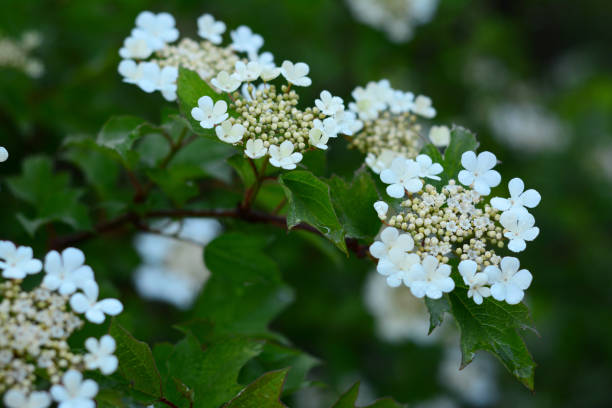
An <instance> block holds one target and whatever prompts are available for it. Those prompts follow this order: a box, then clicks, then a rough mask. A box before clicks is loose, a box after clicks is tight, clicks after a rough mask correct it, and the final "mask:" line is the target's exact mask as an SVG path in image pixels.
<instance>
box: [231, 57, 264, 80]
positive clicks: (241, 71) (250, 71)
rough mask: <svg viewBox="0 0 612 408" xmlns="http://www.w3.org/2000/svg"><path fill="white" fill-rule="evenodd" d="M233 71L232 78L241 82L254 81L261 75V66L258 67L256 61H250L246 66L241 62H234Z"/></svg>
mask: <svg viewBox="0 0 612 408" xmlns="http://www.w3.org/2000/svg"><path fill="white" fill-rule="evenodd" d="M234 69H235V71H234V73H233V74H232V77H234V78H235V79H238V80H240V81H241V82H253V81H256V80H257V78H259V75H260V74H261V65H259V62H257V61H250V62H248V63H246V64H245V63H244V62H242V61H236V65H235V67H234Z"/></svg>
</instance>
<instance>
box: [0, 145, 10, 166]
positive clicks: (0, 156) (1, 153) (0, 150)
mask: <svg viewBox="0 0 612 408" xmlns="http://www.w3.org/2000/svg"><path fill="white" fill-rule="evenodd" d="M8 158H9V152H8V150H6V148H5V147H3V146H0V163H2V162H5V161H7V160H8Z"/></svg>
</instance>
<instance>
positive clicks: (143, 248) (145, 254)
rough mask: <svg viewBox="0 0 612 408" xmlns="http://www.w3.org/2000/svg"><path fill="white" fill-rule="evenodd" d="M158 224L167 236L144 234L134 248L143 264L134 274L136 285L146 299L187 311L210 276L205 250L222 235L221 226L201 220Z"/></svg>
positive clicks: (157, 227) (190, 219)
mask: <svg viewBox="0 0 612 408" xmlns="http://www.w3.org/2000/svg"><path fill="white" fill-rule="evenodd" d="M157 224H160V225H155V224H154V226H153V227H154V228H155V229H160V231H161V232H162V233H163V234H164V235H159V234H151V233H145V234H139V235H138V236H137V237H136V240H135V243H134V245H135V247H136V250H137V251H138V253H139V254H140V257H141V258H142V264H141V265H140V266H139V267H138V269H136V271H135V273H134V284H135V286H136V289H137V291H138V293H139V294H140V295H141V296H143V297H144V298H147V299H155V300H160V301H164V302H167V303H170V304H173V305H174V306H176V307H178V308H180V309H187V308H189V307H190V306H191V304H193V302H194V300H195V298H196V296H197V295H198V294H199V293H200V291H201V289H202V286H203V285H204V283H205V282H206V281H207V280H208V278H209V276H210V272H209V271H208V269H207V268H206V266H205V265H204V257H203V251H204V247H205V246H206V244H208V243H209V242H210V241H211V240H213V239H214V238H215V237H216V236H217V235H219V233H220V232H221V225H220V224H219V222H218V221H217V220H214V219H201V218H186V219H184V220H183V221H182V223H179V222H169V221H167V220H166V221H160V222H158V223H157Z"/></svg>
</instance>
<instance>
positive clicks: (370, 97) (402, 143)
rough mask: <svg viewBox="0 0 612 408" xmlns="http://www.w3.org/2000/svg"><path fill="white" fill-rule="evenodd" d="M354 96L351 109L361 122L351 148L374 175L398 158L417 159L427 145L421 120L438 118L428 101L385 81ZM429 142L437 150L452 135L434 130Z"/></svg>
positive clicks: (358, 90)
mask: <svg viewBox="0 0 612 408" xmlns="http://www.w3.org/2000/svg"><path fill="white" fill-rule="evenodd" d="M352 96H353V99H354V101H353V102H351V103H350V104H349V109H350V112H352V113H354V114H356V115H358V117H359V122H356V123H355V126H354V128H352V129H351V130H352V133H349V134H350V135H353V138H352V140H351V143H350V147H355V148H357V149H358V150H360V151H361V152H362V153H365V154H366V160H365V161H366V164H367V165H368V166H369V167H370V168H371V169H372V171H374V172H375V173H380V172H381V170H382V169H384V168H387V167H389V165H390V164H391V162H392V161H393V160H394V159H395V158H397V157H403V158H406V159H410V158H414V157H416V155H417V154H418V152H419V151H420V150H421V147H422V146H423V144H424V142H427V138H426V137H425V135H423V134H422V127H421V124H420V123H419V122H418V121H417V120H418V117H421V118H426V119H431V118H433V117H434V116H435V115H436V110H435V109H434V108H433V106H432V104H431V99H430V98H429V97H427V96H424V95H419V96H417V97H416V98H415V97H414V94H413V93H412V92H404V91H401V90H397V89H393V88H392V87H391V85H390V83H389V81H388V80H386V79H382V80H380V81H378V82H369V83H368V84H367V85H366V86H365V87H361V86H359V87H357V88H355V89H354V90H353V93H352ZM430 138H431V139H432V142H433V141H434V140H435V144H436V145H437V146H445V145H447V144H448V141H449V140H450V131H449V130H448V128H447V127H445V126H441V127H436V126H434V127H432V128H431V131H430Z"/></svg>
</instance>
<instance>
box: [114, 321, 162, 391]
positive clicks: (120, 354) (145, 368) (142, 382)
mask: <svg viewBox="0 0 612 408" xmlns="http://www.w3.org/2000/svg"><path fill="white" fill-rule="evenodd" d="M110 335H111V336H112V337H113V338H114V339H115V341H116V342H117V350H116V351H115V355H116V356H117V358H118V359H119V372H120V373H121V375H122V376H123V377H124V378H125V379H126V380H127V381H129V382H130V384H131V386H132V388H134V389H135V390H137V391H140V392H142V393H144V394H147V395H150V396H153V397H156V398H160V397H161V396H162V395H163V391H162V382H161V377H160V375H159V371H158V370H157V366H156V365H155V360H154V358H153V353H151V349H150V348H149V346H148V345H147V344H146V343H144V342H142V341H139V340H136V339H135V338H134V337H133V336H132V335H131V334H130V333H129V332H128V331H127V330H125V329H124V328H123V327H121V326H120V325H119V324H118V323H117V322H116V321H115V320H113V321H112V323H111V326H110Z"/></svg>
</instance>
